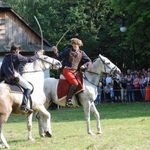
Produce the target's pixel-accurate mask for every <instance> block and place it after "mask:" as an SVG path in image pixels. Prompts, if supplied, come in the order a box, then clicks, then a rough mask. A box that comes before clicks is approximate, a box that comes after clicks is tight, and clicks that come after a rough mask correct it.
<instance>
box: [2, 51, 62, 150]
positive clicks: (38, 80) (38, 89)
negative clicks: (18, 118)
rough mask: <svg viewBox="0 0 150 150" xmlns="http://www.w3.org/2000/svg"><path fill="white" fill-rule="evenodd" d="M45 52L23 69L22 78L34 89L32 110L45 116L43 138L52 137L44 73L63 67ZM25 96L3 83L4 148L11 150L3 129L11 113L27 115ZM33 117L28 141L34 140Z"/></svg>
mask: <svg viewBox="0 0 150 150" xmlns="http://www.w3.org/2000/svg"><path fill="white" fill-rule="evenodd" d="M41 52H43V51H39V52H38V55H39V59H37V60H36V61H35V62H32V63H27V64H26V65H25V66H24V67H23V69H22V76H23V77H24V78H26V79H27V81H29V82H30V83H31V84H32V85H33V87H34V90H33V93H32V94H31V98H32V109H33V110H34V111H36V112H39V113H40V114H42V115H43V116H45V118H46V119H45V120H44V121H45V122H44V121H43V122H41V124H40V125H41V126H42V128H43V135H41V136H45V135H47V136H49V137H51V135H52V131H51V124H50V113H49V112H48V111H47V109H46V108H45V106H44V103H45V99H46V98H45V94H44V91H43V87H44V71H45V70H47V69H49V68H53V69H59V68H61V67H62V65H61V63H60V61H58V60H56V59H54V58H51V57H48V56H46V55H43V53H41ZM22 98H23V94H22V93H21V92H20V93H18V92H16V93H14V92H11V90H10V87H9V86H8V84H6V83H4V82H1V83H0V140H1V143H2V145H1V146H2V147H4V148H9V145H8V143H7V141H6V139H5V137H4V135H3V132H2V129H3V124H4V123H5V122H7V120H8V118H9V116H10V114H11V113H14V114H25V113H23V112H22V110H21V109H20V106H21V103H22ZM32 115H33V114H30V115H29V116H28V117H27V119H28V120H27V128H28V139H30V140H33V138H32V134H31V131H32Z"/></svg>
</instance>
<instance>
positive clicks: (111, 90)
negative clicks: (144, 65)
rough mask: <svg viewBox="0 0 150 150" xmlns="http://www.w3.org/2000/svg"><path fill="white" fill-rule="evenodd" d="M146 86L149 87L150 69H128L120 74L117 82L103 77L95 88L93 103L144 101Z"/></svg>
mask: <svg viewBox="0 0 150 150" xmlns="http://www.w3.org/2000/svg"><path fill="white" fill-rule="evenodd" d="M147 86H150V68H149V69H142V70H134V71H133V70H130V69H128V70H127V71H126V72H125V73H122V75H121V79H120V80H119V81H115V80H113V78H112V77H111V76H110V75H105V76H104V77H103V79H102V81H100V83H99V85H98V87H97V90H98V96H97V98H96V101H95V103H96V104H99V103H101V102H112V103H114V102H127V103H130V102H135V101H144V100H145V92H146V91H145V87H147ZM148 92H150V91H148Z"/></svg>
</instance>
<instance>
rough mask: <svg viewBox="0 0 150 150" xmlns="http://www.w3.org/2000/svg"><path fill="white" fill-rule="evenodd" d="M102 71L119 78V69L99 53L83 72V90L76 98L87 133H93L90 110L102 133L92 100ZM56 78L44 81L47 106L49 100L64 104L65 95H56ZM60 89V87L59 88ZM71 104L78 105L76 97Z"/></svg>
mask: <svg viewBox="0 0 150 150" xmlns="http://www.w3.org/2000/svg"><path fill="white" fill-rule="evenodd" d="M103 73H107V74H111V75H112V76H114V77H116V78H119V77H120V73H121V71H120V69H119V68H118V67H117V66H116V65H114V64H113V63H112V62H111V61H110V60H109V59H107V58H106V57H104V56H102V55H99V57H98V58H97V59H96V60H95V61H94V62H93V63H92V64H91V65H90V66H89V68H88V69H87V70H86V71H85V73H84V80H83V83H84V91H83V92H80V93H78V99H79V102H80V103H81V105H82V106H83V109H84V113H85V119H86V123H87V132H88V134H93V132H92V130H91V127H90V112H93V113H94V115H95V117H96V122H97V133H98V134H99V133H102V130H101V124H100V115H99V112H98V111H97V109H96V107H95V104H94V101H95V99H96V97H97V85H98V83H99V81H100V80H101V78H102V75H103ZM58 82H59V80H58V79H54V78H46V79H45V82H44V91H45V95H46V98H47V100H46V104H45V106H46V105H47V106H46V107H48V105H49V103H50V102H54V103H56V104H58V105H60V106H65V103H66V99H65V98H66V97H65V98H64V99H63V100H61V101H59V100H58V95H57V86H58ZM60 90H61V89H60ZM73 105H74V106H78V102H77V97H76V96H74V97H73Z"/></svg>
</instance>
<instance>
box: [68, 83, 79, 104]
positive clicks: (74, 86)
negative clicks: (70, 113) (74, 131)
mask: <svg viewBox="0 0 150 150" xmlns="http://www.w3.org/2000/svg"><path fill="white" fill-rule="evenodd" d="M76 89H77V85H71V86H70V87H69V92H68V95H67V98H66V106H67V107H71V106H73V103H72V96H73V94H74V93H75V92H76Z"/></svg>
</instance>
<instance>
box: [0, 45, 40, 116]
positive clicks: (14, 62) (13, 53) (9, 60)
mask: <svg viewBox="0 0 150 150" xmlns="http://www.w3.org/2000/svg"><path fill="white" fill-rule="evenodd" d="M20 50H21V46H20V45H17V44H13V45H12V46H11V49H10V53H9V54H6V55H5V57H4V59H3V62H2V66H1V76H2V77H3V78H4V80H5V81H6V82H7V83H14V81H17V84H18V85H20V86H21V87H22V88H23V89H24V96H23V101H22V105H21V109H22V110H23V111H26V112H29V113H32V112H33V110H32V109H30V108H29V107H27V104H28V99H29V98H30V93H31V91H32V85H31V84H30V83H29V82H28V81H26V80H25V79H24V78H23V77H22V76H21V75H20V74H19V65H20V64H25V63H30V62H33V61H35V60H37V59H38V55H37V54H36V55H35V56H32V57H25V56H22V55H21V54H20Z"/></svg>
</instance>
